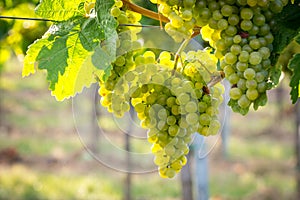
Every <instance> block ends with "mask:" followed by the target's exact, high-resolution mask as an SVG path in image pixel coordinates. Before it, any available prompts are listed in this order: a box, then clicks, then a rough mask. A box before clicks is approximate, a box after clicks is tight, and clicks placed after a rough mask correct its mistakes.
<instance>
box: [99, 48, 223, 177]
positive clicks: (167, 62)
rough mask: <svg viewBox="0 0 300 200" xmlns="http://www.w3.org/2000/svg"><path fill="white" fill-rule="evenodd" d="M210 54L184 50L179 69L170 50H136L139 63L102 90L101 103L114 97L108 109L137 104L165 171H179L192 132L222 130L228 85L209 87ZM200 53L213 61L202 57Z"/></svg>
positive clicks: (123, 109) (161, 171) (165, 174)
mask: <svg viewBox="0 0 300 200" xmlns="http://www.w3.org/2000/svg"><path fill="white" fill-rule="evenodd" d="M204 54H205V55H204ZM207 56H208V53H207V52H202V51H198V52H194V51H190V52H188V53H187V54H185V53H183V55H182V59H183V63H178V65H177V68H176V70H174V69H173V68H174V64H175V61H174V56H172V55H171V54H170V53H169V52H166V51H163V52H161V53H160V55H159V57H158V59H156V55H155V53H154V52H153V51H150V50H147V51H145V52H144V53H143V54H138V53H137V54H136V55H135V56H134V63H135V64H136V66H135V67H134V68H131V69H130V70H128V71H127V72H125V73H124V74H122V76H120V77H119V79H118V81H117V82H114V84H115V85H114V88H112V90H111V92H109V94H107V92H108V91H107V87H101V88H100V90H99V92H100V95H101V96H102V97H103V98H102V99H103V100H101V101H102V104H103V103H104V102H105V101H106V99H109V100H108V102H109V106H108V110H109V111H111V112H113V113H114V114H115V115H116V114H118V112H116V110H119V111H121V112H122V113H125V112H126V111H128V109H129V103H131V104H132V105H133V107H134V109H135V111H136V113H137V116H138V118H139V119H140V124H141V127H143V128H145V129H148V132H147V136H148V141H149V142H150V143H152V144H153V145H152V148H151V150H152V152H153V154H154V155H155V159H154V163H155V164H156V165H157V166H158V170H159V174H160V176H161V177H165V178H167V177H168V178H172V177H174V176H175V175H176V174H177V173H178V172H179V171H180V170H181V168H182V167H183V166H184V165H185V164H186V157H185V156H186V155H187V154H188V153H189V143H190V142H191V140H192V134H193V133H195V132H198V133H200V134H202V135H205V136H208V135H215V134H216V133H218V131H219V128H220V122H219V121H218V117H217V115H218V107H219V105H220V103H221V102H222V100H223V98H222V93H223V88H222V85H221V84H217V85H214V86H213V87H211V88H208V87H207V82H209V81H210V80H211V75H212V74H211V73H213V72H211V71H209V70H212V69H214V67H212V66H213V65H215V62H213V61H211V60H209V59H207ZM200 57H203V58H204V57H206V60H207V61H208V62H205V63H200V62H199V61H198V58H200ZM203 64H205V65H206V66H207V67H204V66H203ZM116 116H118V115H116ZM120 116H121V115H120Z"/></svg>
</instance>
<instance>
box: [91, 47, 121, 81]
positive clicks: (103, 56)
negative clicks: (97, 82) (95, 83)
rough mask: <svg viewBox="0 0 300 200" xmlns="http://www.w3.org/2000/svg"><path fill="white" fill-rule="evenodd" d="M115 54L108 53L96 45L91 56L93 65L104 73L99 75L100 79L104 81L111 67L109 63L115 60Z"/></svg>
mask: <svg viewBox="0 0 300 200" xmlns="http://www.w3.org/2000/svg"><path fill="white" fill-rule="evenodd" d="M115 59H116V58H115V56H112V55H110V54H108V53H107V52H106V51H105V50H103V49H102V47H100V46H98V47H97V48H96V49H95V53H94V54H93V56H92V62H93V65H94V66H96V67H97V68H98V69H102V70H103V71H104V74H103V75H102V76H100V79H101V81H104V82H105V81H106V80H107V78H108V77H109V75H110V71H111V69H112V65H111V63H112V62H113V61H115Z"/></svg>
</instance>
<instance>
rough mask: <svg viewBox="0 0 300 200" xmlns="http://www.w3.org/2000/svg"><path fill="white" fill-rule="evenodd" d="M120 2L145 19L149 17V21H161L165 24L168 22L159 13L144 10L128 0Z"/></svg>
mask: <svg viewBox="0 0 300 200" xmlns="http://www.w3.org/2000/svg"><path fill="white" fill-rule="evenodd" d="M122 2H123V4H124V5H125V6H127V7H128V8H129V9H130V10H131V11H134V12H137V13H140V14H142V15H144V16H146V17H149V18H151V19H155V20H157V21H161V22H165V23H168V22H169V21H170V20H169V19H168V18H167V17H165V16H163V15H161V14H159V13H156V12H153V11H151V10H148V9H146V8H143V7H141V6H138V5H136V4H134V3H132V2H130V1H129V0H122Z"/></svg>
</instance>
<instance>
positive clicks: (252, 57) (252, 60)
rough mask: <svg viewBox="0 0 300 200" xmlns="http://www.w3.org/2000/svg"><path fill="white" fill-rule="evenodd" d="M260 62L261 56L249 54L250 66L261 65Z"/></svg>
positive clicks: (257, 53)
mask: <svg viewBox="0 0 300 200" xmlns="http://www.w3.org/2000/svg"><path fill="white" fill-rule="evenodd" d="M261 61H262V56H261V54H260V53H259V52H252V53H250V57H249V63H250V64H251V65H258V64H260V63H261Z"/></svg>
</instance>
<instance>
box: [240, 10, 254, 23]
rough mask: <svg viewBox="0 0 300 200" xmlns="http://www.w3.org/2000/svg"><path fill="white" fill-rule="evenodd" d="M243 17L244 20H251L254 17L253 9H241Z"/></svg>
mask: <svg viewBox="0 0 300 200" xmlns="http://www.w3.org/2000/svg"><path fill="white" fill-rule="evenodd" d="M240 15H241V18H242V19H244V20H250V19H252V17H253V11H252V9H250V8H243V9H242V10H241V11H240Z"/></svg>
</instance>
